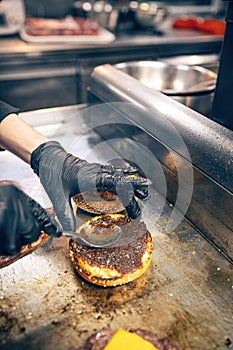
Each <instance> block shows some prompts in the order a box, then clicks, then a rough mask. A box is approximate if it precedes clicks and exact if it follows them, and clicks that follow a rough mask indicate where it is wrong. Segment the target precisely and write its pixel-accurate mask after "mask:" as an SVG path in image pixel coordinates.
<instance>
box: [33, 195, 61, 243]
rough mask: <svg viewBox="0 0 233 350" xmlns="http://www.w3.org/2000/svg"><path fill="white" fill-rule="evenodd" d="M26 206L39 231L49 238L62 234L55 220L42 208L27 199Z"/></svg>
mask: <svg viewBox="0 0 233 350" xmlns="http://www.w3.org/2000/svg"><path fill="white" fill-rule="evenodd" d="M28 205H29V206H30V208H31V213H32V215H33V217H34V219H35V220H36V222H37V224H38V228H39V230H40V231H44V232H45V233H47V234H48V235H50V236H53V237H60V236H61V234H62V232H61V229H60V227H59V226H58V224H57V223H56V221H55V219H54V218H53V217H52V216H51V215H50V214H49V213H48V212H47V211H46V210H45V209H44V208H42V206H41V205H40V204H39V203H37V202H35V201H34V200H33V199H32V198H29V197H28Z"/></svg>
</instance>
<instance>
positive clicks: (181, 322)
mask: <svg viewBox="0 0 233 350" xmlns="http://www.w3.org/2000/svg"><path fill="white" fill-rule="evenodd" d="M85 107H86V106H85V105H82V106H73V107H64V108H54V109H48V110H44V111H37V112H33V113H30V112H28V113H23V114H22V117H23V118H25V119H26V120H27V121H28V122H29V123H31V124H32V125H33V126H34V127H36V128H38V130H39V131H40V132H42V133H44V134H46V135H48V136H49V137H50V138H53V139H56V140H58V141H60V142H61V143H62V144H63V146H64V147H65V148H66V149H69V150H72V152H73V153H74V154H78V155H79V156H81V157H85V158H86V159H88V160H89V161H99V162H106V161H109V160H112V159H115V158H116V157H118V153H116V151H115V150H114V148H113V147H112V145H113V144H112V143H111V142H110V143H106V141H103V139H101V137H100V136H99V134H98V133H96V131H95V130H94V129H93V128H94V127H95V129H96V127H98V126H99V125H102V124H103V123H102V115H101V113H98V108H97V110H96V108H95V107H93V108H92V107H89V108H87V109H86V108H85ZM99 111H100V112H101V111H103V110H101V109H100V110H99ZM117 120H118V121H120V120H119V115H117ZM123 121H124V119H122V122H123ZM124 122H125V121H124ZM105 123H106V124H107V123H108V115H106V118H105ZM128 141H129V142H130V140H128ZM118 143H119V140H118ZM120 143H121V144H124V140H123V139H122V140H121V142H120ZM144 162H145V159H144ZM0 178H1V179H3V178H8V179H13V180H17V181H18V182H19V184H20V185H21V186H22V188H23V189H24V190H25V191H26V192H27V193H29V194H30V195H32V196H33V197H34V198H35V199H37V200H39V201H41V203H42V204H43V200H44V199H43V197H42V196H41V190H40V187H39V184H38V179H37V178H36V176H35V175H34V174H33V173H32V171H31V170H30V168H29V167H28V165H26V164H25V163H23V162H22V161H21V160H18V159H16V157H14V156H13V155H11V154H10V153H8V152H2V153H0ZM140 203H141V205H142V209H143V210H142V219H143V220H144V221H145V222H146V224H147V226H148V228H149V230H150V231H151V234H152V237H153V244H154V251H153V261H152V265H151V268H150V269H149V270H148V272H147V273H145V274H144V275H143V276H142V277H141V278H139V279H138V280H136V281H134V282H131V283H129V284H127V285H123V286H120V287H116V288H100V287H95V286H93V285H90V284H89V283H87V282H85V281H84V280H82V279H81V278H80V277H79V276H78V275H77V274H76V273H75V272H74V270H73V268H72V266H71V262H70V260H69V253H68V240H67V239H66V238H63V237H61V238H59V239H54V240H50V241H49V242H48V243H46V245H44V246H43V247H41V248H39V249H38V250H37V251H35V252H34V253H32V254H31V255H29V256H27V257H25V258H22V259H21V260H19V261H17V262H16V263H14V264H13V265H11V266H8V267H6V268H4V269H2V270H1V271H0V300H1V303H0V348H1V349H2V350H14V349H15V350H16V349H17V350H24V349H34V350H41V349H43V350H51V349H57V350H65V349H66V350H67V349H68V348H69V347H71V346H73V347H74V346H79V345H82V344H83V341H84V339H85V338H86V337H87V336H88V335H90V334H91V333H92V332H93V331H97V330H100V329H102V328H103V327H108V326H110V327H112V328H114V329H118V328H120V327H123V328H125V329H129V328H137V327H140V328H146V329H149V330H151V331H153V332H156V333H157V334H158V335H159V336H160V337H163V336H170V337H171V338H172V339H173V340H174V341H175V342H176V343H177V344H179V345H180V346H182V347H183V349H185V350H189V349H195V350H200V349H203V350H213V349H218V350H220V349H224V350H227V349H229V348H230V345H229V344H232V341H233V339H232V329H233V305H232V296H233V268H232V265H231V264H230V263H229V261H228V260H226V259H225V258H224V256H223V255H221V254H220V253H219V252H218V251H217V250H216V249H215V248H214V247H213V246H212V245H211V244H210V243H209V242H208V241H207V240H205V239H204V238H203V237H202V236H201V235H200V234H199V233H198V232H197V231H196V230H195V228H194V227H192V226H190V225H189V223H188V222H187V221H186V220H185V219H182V218H181V221H180V224H179V225H178V226H177V227H176V229H174V230H173V231H172V232H170V233H169V232H167V231H166V223H167V222H168V219H169V217H170V214H171V211H172V209H173V208H172V206H171V205H169V203H167V202H166V201H165V200H164V198H162V197H161V195H160V194H159V193H158V192H157V191H156V190H155V189H154V188H152V190H151V197H150V199H149V200H147V201H145V202H141V201H140ZM79 215H80V216H81V215H82V217H83V219H84V218H87V215H86V214H84V213H81V211H80V212H79Z"/></svg>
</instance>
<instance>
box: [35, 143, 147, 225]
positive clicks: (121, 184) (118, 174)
mask: <svg viewBox="0 0 233 350" xmlns="http://www.w3.org/2000/svg"><path fill="white" fill-rule="evenodd" d="M31 167H32V169H33V170H34V172H35V173H36V174H37V175H38V176H39V178H40V181H41V183H42V185H43V187H44V189H45V191H46V192H47V194H48V196H49V198H50V199H51V201H52V203H53V206H54V210H55V212H56V215H57V217H58V219H59V221H60V223H61V225H62V227H63V229H64V230H65V231H70V230H71V231H73V230H75V228H76V227H75V226H76V221H75V217H74V214H73V210H72V207H71V197H72V196H74V195H76V194H78V193H81V192H88V191H96V190H97V191H110V192H112V193H115V194H117V195H118V196H119V198H120V200H121V202H122V204H123V205H124V207H125V208H126V210H127V212H128V214H129V216H130V217H131V218H136V217H137V216H139V215H140V208H139V206H138V203H137V202H136V200H135V197H134V195H137V196H138V197H140V198H146V197H147V196H148V186H149V185H150V184H151V182H150V180H148V179H146V178H142V177H139V176H131V174H132V173H135V172H136V171H137V169H136V168H135V167H128V168H120V167H114V166H108V165H106V166H105V165H100V164H96V163H88V162H87V161H85V160H82V159H79V158H77V157H74V156H73V155H72V154H69V153H67V152H66V151H65V150H64V149H63V148H62V147H61V145H60V144H59V143H58V142H55V141H48V142H46V143H44V144H42V145H40V146H39V147H38V148H37V149H36V150H34V151H33V153H32V156H31Z"/></svg>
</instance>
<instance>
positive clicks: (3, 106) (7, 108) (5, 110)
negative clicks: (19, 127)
mask: <svg viewBox="0 0 233 350" xmlns="http://www.w3.org/2000/svg"><path fill="white" fill-rule="evenodd" d="M19 111H20V110H19V108H16V107H13V106H11V105H8V104H7V103H6V102H3V101H1V100H0V123H1V121H2V120H3V119H4V118H6V117H7V116H8V115H9V114H11V113H16V114H17V113H19Z"/></svg>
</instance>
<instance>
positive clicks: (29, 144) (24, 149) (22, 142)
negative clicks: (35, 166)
mask: <svg viewBox="0 0 233 350" xmlns="http://www.w3.org/2000/svg"><path fill="white" fill-rule="evenodd" d="M47 141H49V140H48V138H47V137H45V136H43V135H41V134H40V133H38V132H37V131H36V130H35V129H33V128H32V127H31V126H30V125H29V124H27V123H26V122H25V121H24V120H23V119H22V118H20V117H19V116H18V115H17V114H14V113H12V114H9V115H8V116H7V117H5V118H4V119H3V120H2V122H1V123H0V146H1V147H2V148H5V149H6V150H8V151H10V152H12V153H14V154H15V155H16V156H18V157H19V158H21V159H23V160H24V161H25V162H27V163H30V159H31V154H32V152H33V151H34V150H35V149H36V148H37V147H38V146H39V145H40V144H42V143H44V142H47Z"/></svg>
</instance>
